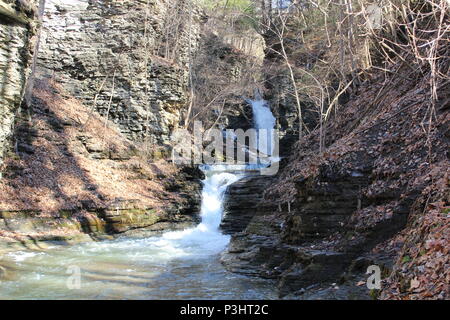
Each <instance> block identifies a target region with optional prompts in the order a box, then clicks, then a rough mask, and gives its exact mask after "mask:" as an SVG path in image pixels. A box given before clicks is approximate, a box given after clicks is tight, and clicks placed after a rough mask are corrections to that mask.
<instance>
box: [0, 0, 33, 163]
mask: <svg viewBox="0 0 450 320" xmlns="http://www.w3.org/2000/svg"><path fill="white" fill-rule="evenodd" d="M37 2H38V1H37V0H36V1H22V2H21V3H23V4H24V5H25V4H26V7H22V6H17V5H16V2H14V1H3V0H2V1H0V164H1V163H2V161H3V158H4V154H5V152H6V150H7V149H8V147H9V146H10V142H11V137H12V134H13V125H14V118H15V113H16V111H17V109H18V108H19V105H20V102H21V99H22V95H23V91H24V88H25V82H26V79H27V76H28V74H29V71H30V64H31V57H32V51H33V43H34V39H33V35H34V34H35V32H34V27H33V23H34V20H35V16H34V12H35V4H36V3H37Z"/></svg>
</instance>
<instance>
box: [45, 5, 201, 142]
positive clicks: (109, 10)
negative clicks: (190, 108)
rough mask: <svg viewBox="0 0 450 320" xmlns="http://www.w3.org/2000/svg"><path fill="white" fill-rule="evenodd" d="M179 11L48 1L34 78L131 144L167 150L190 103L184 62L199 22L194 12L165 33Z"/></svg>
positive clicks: (194, 42) (193, 47)
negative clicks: (43, 78)
mask: <svg viewBox="0 0 450 320" xmlns="http://www.w3.org/2000/svg"><path fill="white" fill-rule="evenodd" d="M180 3H181V4H180V6H183V5H184V6H188V5H189V3H190V2H189V1H184V2H180ZM177 10H182V8H175V7H173V4H172V3H171V2H170V1H166V0H152V1H132V0H127V1H116V0H113V1H106V0H105V1H103V0H102V1H88V0H77V1H66V0H49V1H47V5H46V12H45V16H44V23H43V36H42V43H41V50H40V52H39V59H38V66H39V71H40V73H41V74H45V75H47V76H51V77H53V78H54V79H55V80H56V81H57V82H58V83H61V84H63V85H64V87H65V88H66V89H67V90H69V92H71V93H72V94H73V95H74V96H75V97H76V98H78V99H80V100H81V101H83V102H85V103H86V105H87V106H88V107H90V108H93V109H95V110H97V111H98V112H99V113H100V114H101V115H102V116H104V117H105V118H108V119H110V120H112V121H113V122H114V123H116V124H118V125H119V127H120V130H121V131H122V132H123V133H125V134H126V135H127V136H128V137H130V138H131V139H133V140H138V141H142V140H147V141H149V142H151V143H158V144H164V143H167V142H168V141H169V135H170V133H171V131H172V130H173V129H174V128H176V127H177V126H178V124H179V122H180V120H181V119H182V107H184V106H185V104H186V103H187V100H188V95H187V91H186V90H187V88H186V87H187V85H188V78H189V77H188V63H189V55H190V54H192V53H193V52H195V50H196V48H197V44H198V39H199V36H200V35H199V28H200V24H201V19H202V18H201V14H200V12H199V11H197V10H196V9H195V8H192V11H191V15H190V16H189V17H184V18H182V17H179V19H180V20H181V21H180V22H179V23H180V24H179V25H177V26H176V30H175V29H170V30H169V29H168V28H169V27H170V26H172V24H173V21H171V19H173V18H174V17H175V16H176V13H175V12H177ZM171 17H172V18H171ZM183 19H184V21H183ZM175 31H176V33H177V34H176V39H168V38H169V37H171V36H172V35H171V33H174V32H175ZM174 37H175V36H174ZM172 44H173V46H174V47H173V48H167V46H170V45H172ZM175 46H176V48H175ZM171 50H173V52H171V54H168V52H169V51H171Z"/></svg>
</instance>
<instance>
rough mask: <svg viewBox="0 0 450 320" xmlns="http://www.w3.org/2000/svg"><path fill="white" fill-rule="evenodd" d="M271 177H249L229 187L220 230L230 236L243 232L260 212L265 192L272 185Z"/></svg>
mask: <svg viewBox="0 0 450 320" xmlns="http://www.w3.org/2000/svg"><path fill="white" fill-rule="evenodd" d="M270 182H271V177H268V176H259V175H255V176H249V177H245V178H243V179H241V180H239V181H237V182H236V183H233V184H232V185H231V186H229V187H228V189H227V191H226V193H225V200H224V216H223V218H222V223H221V225H220V228H221V229H222V230H223V231H224V232H225V233H228V234H233V233H236V232H240V231H243V230H244V229H245V228H246V227H247V225H248V224H249V222H250V220H251V219H252V218H253V217H254V216H255V215H256V213H257V212H258V211H262V210H264V208H262V207H261V206H260V205H261V200H262V199H263V192H264V190H266V188H267V187H268V186H269V185H270Z"/></svg>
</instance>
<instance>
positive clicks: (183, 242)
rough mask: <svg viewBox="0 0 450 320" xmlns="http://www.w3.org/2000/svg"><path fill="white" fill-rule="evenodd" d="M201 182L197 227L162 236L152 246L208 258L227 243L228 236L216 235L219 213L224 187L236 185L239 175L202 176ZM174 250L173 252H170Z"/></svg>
mask: <svg viewBox="0 0 450 320" xmlns="http://www.w3.org/2000/svg"><path fill="white" fill-rule="evenodd" d="M205 174H206V178H205V180H203V191H202V205H201V213H200V216H201V219H202V221H201V223H200V224H199V225H198V226H197V227H195V228H191V229H186V230H183V231H173V232H167V233H165V234H164V235H163V236H162V237H161V238H160V239H158V240H157V241H155V242H154V245H156V246H158V247H160V248H162V249H167V248H170V249H171V250H172V251H177V252H178V255H179V256H180V255H188V254H195V255H208V254H214V253H218V252H220V251H222V250H223V249H224V248H225V246H226V245H227V244H228V242H229V236H227V235H224V234H222V233H221V232H220V230H219V226H220V222H221V220H222V213H223V198H224V195H225V191H226V189H227V187H228V186H229V185H230V184H232V183H234V182H236V181H238V180H239V179H240V178H241V177H242V175H239V174H232V173H229V172H221V173H210V172H208V171H206V172H205ZM174 249H175V250H174Z"/></svg>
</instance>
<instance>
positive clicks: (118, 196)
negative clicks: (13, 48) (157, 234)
mask: <svg viewBox="0 0 450 320" xmlns="http://www.w3.org/2000/svg"><path fill="white" fill-rule="evenodd" d="M32 106H33V110H32V112H33V117H32V120H31V121H28V120H26V119H21V120H19V121H18V124H17V139H18V141H17V144H16V152H17V153H16V154H15V155H12V156H11V157H10V158H9V159H8V160H7V161H6V162H5V170H4V172H5V176H4V178H3V179H2V180H1V182H0V190H1V192H0V210H13V211H20V210H31V211H37V212H41V213H42V214H53V213H57V212H58V211H61V210H83V209H95V208H104V207H108V206H109V205H111V203H114V202H115V201H124V200H132V201H133V203H135V205H136V206H137V207H142V208H149V207H151V208H156V209H161V208H165V207H167V205H168V203H169V202H171V201H174V202H177V201H181V200H180V199H178V198H177V195H176V193H172V192H168V191H166V190H165V184H164V183H163V179H170V178H171V177H174V176H175V175H176V174H177V172H178V169H177V168H176V167H175V166H173V165H171V164H168V163H167V162H165V160H163V159H161V160H158V161H156V162H154V163H152V162H150V161H148V159H145V157H143V156H141V154H140V152H139V151H138V149H137V147H136V146H135V145H134V144H133V143H132V142H130V141H129V140H127V139H126V138H125V137H124V136H123V135H122V134H121V133H120V131H119V130H118V129H117V128H116V126H115V124H113V123H111V122H109V121H107V122H106V123H107V124H108V125H106V126H105V119H104V118H102V117H101V116H99V115H98V114H96V113H95V114H94V113H91V112H90V111H89V109H88V108H86V107H85V106H83V105H82V104H80V103H79V102H78V101H77V100H75V99H74V98H71V97H70V96H69V95H68V94H67V93H66V92H65V91H64V90H63V89H62V88H61V87H60V86H58V85H57V84H55V83H52V82H51V81H50V82H48V81H47V80H43V81H39V83H37V84H36V87H35V89H34V95H33V104H32Z"/></svg>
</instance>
